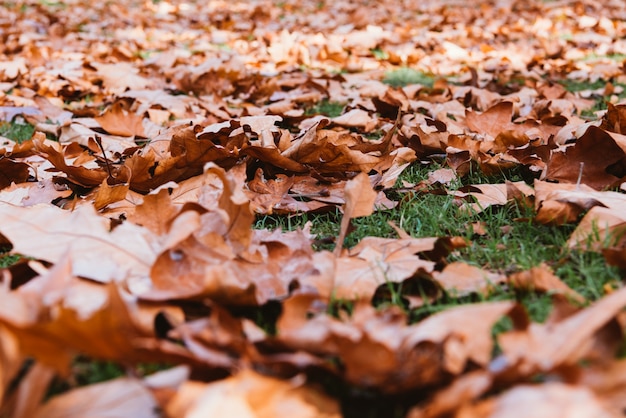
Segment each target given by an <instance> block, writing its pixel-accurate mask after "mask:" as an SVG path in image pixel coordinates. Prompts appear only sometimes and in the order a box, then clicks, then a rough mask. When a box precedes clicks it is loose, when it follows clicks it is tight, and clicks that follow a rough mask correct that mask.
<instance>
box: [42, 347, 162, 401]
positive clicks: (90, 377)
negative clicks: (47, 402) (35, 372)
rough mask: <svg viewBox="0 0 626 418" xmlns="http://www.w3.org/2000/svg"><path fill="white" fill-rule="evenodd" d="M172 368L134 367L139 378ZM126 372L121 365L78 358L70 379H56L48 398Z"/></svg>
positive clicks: (74, 362)
mask: <svg viewBox="0 0 626 418" xmlns="http://www.w3.org/2000/svg"><path fill="white" fill-rule="evenodd" d="M170 367H171V366H170V365H165V364H158V363H140V364H138V365H136V366H134V367H133V374H134V375H136V376H139V377H141V376H147V375H150V374H153V373H156V372H158V371H161V370H165V369H168V368H170ZM126 372H127V370H126V368H125V367H124V366H122V365H121V364H119V363H115V362H112V361H104V360H96V359H93V358H90V357H87V356H82V355H81V356H77V357H76V358H75V359H74V361H73V362H72V366H71V374H70V376H69V378H61V377H56V378H55V379H54V380H53V381H52V383H51V385H50V387H49V388H48V392H47V394H46V396H47V397H51V396H54V395H58V394H61V393H63V392H66V391H68V390H71V389H73V388H76V387H81V386H87V385H92V384H94V383H101V382H106V381H107V380H112V379H116V378H118V377H122V376H125V375H126V374H127V373H126Z"/></svg>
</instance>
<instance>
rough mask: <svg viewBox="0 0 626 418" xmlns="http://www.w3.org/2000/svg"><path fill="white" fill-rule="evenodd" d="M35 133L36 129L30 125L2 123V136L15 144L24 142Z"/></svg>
mask: <svg viewBox="0 0 626 418" xmlns="http://www.w3.org/2000/svg"><path fill="white" fill-rule="evenodd" d="M34 132H35V127H34V126H33V125H31V124H30V123H19V122H17V121H14V122H1V123H0V136H4V137H7V138H9V139H12V140H13V141H15V142H18V143H19V142H23V141H26V140H28V139H30V138H31V136H33V133H34Z"/></svg>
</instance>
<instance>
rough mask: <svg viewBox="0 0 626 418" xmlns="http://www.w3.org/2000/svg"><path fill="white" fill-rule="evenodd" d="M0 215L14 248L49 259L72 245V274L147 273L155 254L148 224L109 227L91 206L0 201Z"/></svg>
mask: <svg viewBox="0 0 626 418" xmlns="http://www.w3.org/2000/svg"><path fill="white" fill-rule="evenodd" d="M0 215H1V216H2V217H3V219H5V220H7V221H8V222H6V223H5V224H4V225H2V226H0V232H2V234H4V235H5V236H6V237H7V238H8V239H9V240H10V241H11V243H12V244H13V246H14V250H15V251H17V252H19V253H21V254H24V255H28V256H31V257H35V258H38V259H41V260H46V261H49V262H51V263H56V262H58V261H59V260H60V259H61V257H62V256H63V255H64V254H65V253H66V252H67V251H71V252H72V254H73V258H72V272H73V274H75V275H77V276H82V277H88V278H91V279H94V280H98V281H102V282H107V281H109V280H123V279H127V278H130V277H147V276H148V272H149V269H150V266H151V265H152V262H153V260H154V259H155V258H156V254H157V253H156V252H155V250H157V247H155V245H156V241H155V237H154V236H153V235H152V234H151V233H150V232H149V231H148V230H147V229H144V228H141V227H139V226H137V225H133V224H130V223H124V224H122V225H119V226H118V227H117V228H115V229H114V230H113V231H111V230H110V223H109V220H108V219H106V218H103V217H101V216H99V215H98V214H97V213H96V212H95V210H94V209H93V208H92V207H90V206H85V205H83V206H79V207H77V208H76V210H75V211H73V212H70V211H66V210H63V209H59V208H58V207H56V206H51V205H34V206H30V207H26V208H24V207H19V206H14V205H9V204H6V203H0ZM33 237H37V239H33Z"/></svg>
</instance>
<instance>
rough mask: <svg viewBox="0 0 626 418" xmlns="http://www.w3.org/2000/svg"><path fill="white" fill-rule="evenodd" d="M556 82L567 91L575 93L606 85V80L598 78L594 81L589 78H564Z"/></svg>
mask: <svg viewBox="0 0 626 418" xmlns="http://www.w3.org/2000/svg"><path fill="white" fill-rule="evenodd" d="M558 83H559V84H561V85H563V87H565V89H566V90H567V91H570V92H572V93H576V92H578V91H584V90H598V89H601V88H603V87H604V86H606V80H602V79H598V80H596V81H589V80H572V79H568V78H564V79H562V80H558Z"/></svg>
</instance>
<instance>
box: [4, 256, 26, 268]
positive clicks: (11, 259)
mask: <svg viewBox="0 0 626 418" xmlns="http://www.w3.org/2000/svg"><path fill="white" fill-rule="evenodd" d="M20 258H22V257H21V256H19V255H17V254H7V253H5V254H0V268H6V267H11V266H12V265H13V264H15V263H17V262H18V261H19V260H20Z"/></svg>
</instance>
